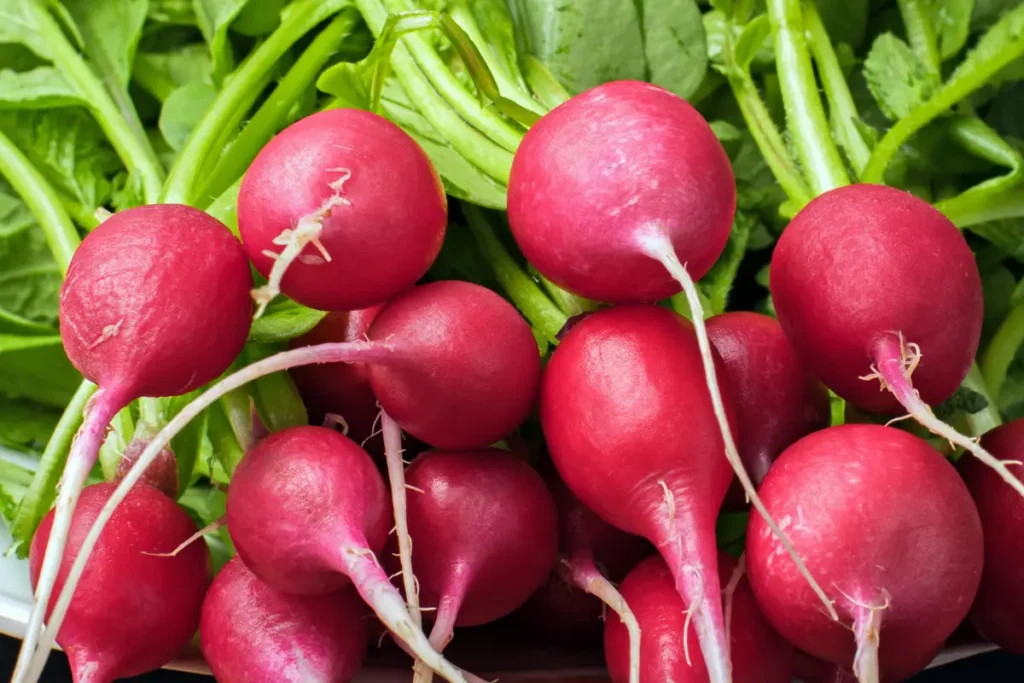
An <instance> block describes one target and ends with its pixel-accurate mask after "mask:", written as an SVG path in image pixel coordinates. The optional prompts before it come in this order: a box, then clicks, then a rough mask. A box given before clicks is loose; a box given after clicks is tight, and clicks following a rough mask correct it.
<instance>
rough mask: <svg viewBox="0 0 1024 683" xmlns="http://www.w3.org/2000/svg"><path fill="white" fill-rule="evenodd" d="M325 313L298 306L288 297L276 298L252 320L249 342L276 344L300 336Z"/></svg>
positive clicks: (321, 318)
mask: <svg viewBox="0 0 1024 683" xmlns="http://www.w3.org/2000/svg"><path fill="white" fill-rule="evenodd" d="M325 315H327V314H326V313H325V312H324V311H315V310H313V309H312V308H306V307H305V306H300V305H299V304H297V303H295V302H294V301H292V300H290V299H283V298H282V299H278V300H277V301H275V302H274V303H273V304H271V305H270V306H269V307H268V308H267V310H266V312H265V313H264V314H263V315H262V316H260V317H259V318H257V319H256V320H254V321H253V323H252V328H250V330H249V343H251V344H277V343H281V342H286V341H288V340H290V339H294V338H295V337H301V336H302V335H304V334H306V333H307V332H309V331H310V330H311V329H313V328H314V327H316V324H317V323H318V322H320V321H321V320H323V317H324V316H325Z"/></svg>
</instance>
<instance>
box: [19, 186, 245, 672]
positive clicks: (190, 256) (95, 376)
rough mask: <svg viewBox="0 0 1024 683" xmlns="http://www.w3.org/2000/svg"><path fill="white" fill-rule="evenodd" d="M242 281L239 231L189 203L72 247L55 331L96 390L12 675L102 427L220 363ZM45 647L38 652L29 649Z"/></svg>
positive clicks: (121, 216)
mask: <svg viewBox="0 0 1024 683" xmlns="http://www.w3.org/2000/svg"><path fill="white" fill-rule="evenodd" d="M251 285H252V278H251V276H250V271H249V263H248V260H247V259H246V257H245V252H244V250H243V249H242V246H241V245H240V244H239V243H238V240H236V239H235V238H234V237H233V236H232V235H231V233H230V232H229V231H228V229H227V227H225V226H224V225H223V224H222V223H221V222H219V221H217V220H216V219H214V218H212V217H211V216H209V215H207V214H206V213H203V212H202V211H199V210H198V209H193V208H191V207H188V206H182V205H177V204H154V205H149V206H140V207H136V208H134V209H128V210H127V211H123V212H120V213H117V214H114V215H113V216H111V217H110V218H108V219H107V220H105V221H104V222H103V223H102V224H101V225H100V226H99V227H98V228H96V229H95V230H94V231H93V232H91V233H90V234H89V235H88V236H87V237H86V238H85V239H84V240H83V241H82V244H81V245H80V246H79V247H78V249H77V251H75V255H74V257H73V258H72V259H71V264H70V265H69V267H68V272H67V278H66V279H65V280H64V284H63V286H62V288H61V295H60V330H61V340H62V341H63V343H64V350H65V352H66V353H67V355H68V358H69V359H70V360H71V362H72V363H73V364H74V366H75V367H76V368H77V369H78V370H79V372H81V373H82V375H83V376H84V377H85V378H86V379H88V380H90V381H92V382H94V383H95V384H97V385H99V390H98V391H97V392H96V394H95V395H94V396H93V398H92V400H91V401H90V402H89V404H88V405H87V406H86V409H85V421H84V423H83V424H82V427H81V428H80V429H79V432H78V434H77V436H76V437H75V440H74V442H73V445H72V447H71V452H70V454H69V455H68V460H67V464H66V466H65V468H64V473H63V476H62V478H61V488H60V494H59V496H58V499H57V506H56V511H57V513H56V520H55V523H54V532H53V533H52V534H51V536H50V547H49V548H48V549H47V551H46V558H45V561H44V562H43V566H42V569H41V570H40V577H39V582H38V587H37V589H36V595H35V603H34V604H33V607H32V613H31V614H30V615H29V623H28V628H27V631H26V633H27V635H26V638H25V643H24V644H23V646H22V651H21V654H20V655H19V659H18V663H17V666H16V669H15V679H16V680H18V681H21V680H22V677H23V676H24V674H25V673H26V671H27V670H26V666H28V664H29V661H28V658H29V657H31V656H32V653H34V652H35V651H36V649H37V648H36V642H37V639H38V637H39V632H40V627H41V626H42V617H43V612H44V611H45V610H46V609H47V608H48V606H49V598H50V592H51V590H52V588H53V582H54V578H55V576H56V572H57V566H58V564H59V563H60V562H61V557H62V555H63V550H64V545H65V542H66V537H67V530H68V525H69V524H70V521H71V516H72V513H73V512H74V510H75V506H76V505H77V502H78V496H79V494H80V492H81V490H82V487H83V486H84V485H85V479H86V477H87V476H88V473H89V470H90V469H91V468H92V466H93V464H94V463H95V462H96V456H97V453H98V452H99V447H100V445H101V444H102V442H103V439H104V436H105V430H106V427H107V425H108V424H109V423H110V421H111V420H112V419H113V417H114V415H116V414H117V412H118V411H119V410H121V409H122V408H123V407H124V406H126V405H128V404H129V403H131V402H132V401H133V400H135V399H136V398H139V397H142V396H176V395H179V394H184V393H187V392H189V391H192V390H194V389H196V388H198V387H200V386H202V385H203V384H206V383H207V382H209V381H211V380H213V379H214V378H216V377H217V376H218V375H220V374H221V373H222V372H224V371H225V370H227V368H228V367H229V366H230V364H231V362H232V361H233V360H234V359H235V357H236V356H237V355H238V354H239V352H240V351H241V350H242V346H243V345H244V344H245V339H246V336H247V335H248V333H249V326H250V316H251V314H252V302H251V301H250V300H249V294H248V291H249V288H250V287H251ZM47 652H48V651H46V650H42V649H40V652H39V654H38V657H42V656H43V655H45V654H47ZM41 666H42V663H41V662H40V663H39V667H40V668H41Z"/></svg>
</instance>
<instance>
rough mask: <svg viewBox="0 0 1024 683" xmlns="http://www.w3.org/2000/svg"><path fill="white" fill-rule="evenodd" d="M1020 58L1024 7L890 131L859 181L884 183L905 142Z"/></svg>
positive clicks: (1012, 12) (1023, 43)
mask: <svg viewBox="0 0 1024 683" xmlns="http://www.w3.org/2000/svg"><path fill="white" fill-rule="evenodd" d="M1021 56H1024V4H1021V5H1018V6H1017V7H1016V8H1014V9H1012V10H1010V11H1009V12H1007V13H1006V14H1004V15H1003V17H1002V19H1000V20H999V21H998V22H997V23H996V24H995V25H993V26H992V28H990V29H989V30H988V32H986V33H985V35H984V36H982V38H981V40H979V41H978V43H977V45H975V48H974V50H973V51H972V52H971V53H970V54H968V55H967V57H966V59H964V61H963V62H961V63H960V66H959V67H957V69H956V71H954V72H953V73H952V74H951V75H950V77H949V78H948V79H947V80H946V82H945V83H944V84H943V85H942V87H941V88H939V89H938V90H937V91H936V92H935V94H934V95H932V97H931V99H929V100H927V101H926V102H922V103H921V104H919V105H918V106H916V107H914V109H912V110H911V111H910V113H909V114H907V116H905V117H903V118H902V119H900V120H899V121H898V122H897V123H896V125H894V126H893V127H892V128H890V129H889V132H887V133H886V134H885V137H883V138H882V140H881V141H880V142H879V143H878V145H877V146H876V147H875V150H874V152H873V153H872V154H871V159H870V160H869V161H868V165H867V167H866V168H865V169H864V174H863V176H862V180H863V181H864V182H866V183H881V182H883V181H884V176H885V169H886V168H887V167H888V166H889V162H891V161H892V158H893V157H894V156H895V155H896V152H898V151H899V149H900V147H902V146H903V144H904V143H906V142H907V140H909V139H910V138H911V137H912V136H913V135H914V134H915V133H916V132H917V131H919V130H921V128H923V127H924V126H926V125H927V124H928V123H930V122H931V121H932V120H933V119H934V118H935V117H937V116H939V115H940V114H942V113H944V112H945V111H947V110H948V109H949V108H950V107H952V106H953V105H955V104H956V103H957V102H959V101H960V100H962V99H964V98H965V97H967V96H968V95H970V94H971V93H973V92H974V91H975V90H977V89H979V88H981V87H982V86H984V85H986V84H987V83H988V82H989V81H990V80H991V79H992V78H993V77H994V76H995V75H996V74H997V73H999V72H1000V71H1002V70H1003V69H1004V68H1006V67H1007V66H1008V65H1009V64H1011V63H1012V62H1014V61H1015V60H1017V59H1019V58H1020V57H1021Z"/></svg>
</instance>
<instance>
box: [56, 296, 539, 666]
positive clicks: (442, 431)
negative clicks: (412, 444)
mask: <svg viewBox="0 0 1024 683" xmlns="http://www.w3.org/2000/svg"><path fill="white" fill-rule="evenodd" d="M369 337H370V341H365V342H343V343H336V344H319V345H317V346H309V347H304V348H298V349H292V350H290V351H283V352H281V353H278V354H276V355H274V356H270V357H268V358H265V359H263V360H261V361H258V362H256V363H253V364H252V365H250V366H247V367H245V368H242V369H241V370H239V371H237V372H235V373H234V374H232V375H230V376H228V377H226V378H225V379H223V380H222V381H221V382H219V383H218V384H217V385H215V386H214V387H212V388H210V389H208V390H207V391H206V392H204V393H203V394H202V395H201V396H199V397H198V398H196V399H195V400H194V401H192V403H190V404H189V405H188V406H186V407H185V408H184V409H182V410H181V412H179V413H178V414H177V415H175V416H174V418H173V419H172V420H171V421H170V422H169V423H168V424H167V426H166V427H164V429H163V430H161V432H160V433H159V434H157V435H156V436H155V437H154V438H153V440H152V441H151V442H150V443H149V445H148V446H147V447H146V450H145V451H144V452H143V453H142V455H141V456H140V457H139V460H138V461H137V462H136V464H135V465H134V466H133V467H132V469H131V470H130V471H129V473H128V474H127V475H126V477H125V479H124V481H123V482H122V484H121V485H120V486H119V487H118V491H117V492H116V493H115V495H114V496H112V497H111V499H110V502H109V503H108V504H107V506H106V507H105V508H104V511H103V513H102V514H101V515H100V516H99V518H98V519H97V522H96V524H95V525H94V528H93V530H92V531H91V532H90V535H89V538H88V539H87V540H86V542H85V543H84V544H83V548H82V552H80V553H79V556H78V558H77V559H76V560H75V565H74V569H73V571H72V574H71V579H70V580H69V582H68V585H69V586H73V585H74V583H75V577H77V576H78V575H79V574H80V573H81V571H82V569H83V568H84V566H85V563H86V561H87V560H88V557H89V552H90V551H91V548H92V544H93V543H95V539H96V538H97V537H98V535H99V533H100V531H101V530H102V528H103V524H104V523H105V520H106V519H107V517H109V514H110V512H111V511H112V510H113V509H114V508H115V507H116V506H117V505H118V503H119V502H120V501H121V499H122V498H123V496H124V492H125V491H126V490H127V487H129V486H131V485H132V484H133V483H134V482H135V481H137V480H138V478H139V476H140V475H141V473H142V472H143V471H144V470H145V468H146V467H148V466H149V464H150V463H151V462H152V461H153V460H154V459H155V457H156V456H157V455H158V454H159V451H160V449H162V448H163V447H164V446H166V445H167V443H168V442H169V441H170V439H171V438H173V437H174V436H175V435H176V434H177V433H178V432H179V431H180V430H181V429H182V428H184V427H185V426H186V425H187V424H188V423H189V422H190V421H191V420H192V419H194V418H195V417H196V416H197V415H199V414H200V413H201V412H202V411H203V410H204V409H205V408H206V407H208V406H210V405H211V404H213V403H214V402H216V401H217V400H218V399H219V398H220V397H221V396H224V395H225V394H226V393H228V392H230V391H232V390H233V389H236V388H238V387H240V386H242V385H244V384H245V383H246V382H249V381H251V380H253V379H256V378H258V377H262V376H264V375H268V374H271V373H274V372H280V371H282V370H288V369H291V368H294V367H297V366H300V365H310V364H314V363H338V362H363V363H370V364H372V366H373V367H372V369H371V372H370V384H371V386H372V387H373V390H374V393H375V394H376V396H377V397H378V399H379V401H380V403H381V405H382V407H383V408H384V409H385V411H387V413H390V414H391V415H393V416H394V417H395V418H396V419H397V420H398V421H399V423H400V424H401V426H402V427H405V428H406V429H408V430H409V431H410V432H411V433H412V434H413V435H414V436H417V437H418V438H420V439H422V440H423V441H426V442H427V443H430V444H431V445H434V446H437V447H443V448H480V447H483V446H486V445H487V444H489V443H492V442H494V441H497V440H499V439H501V438H502V437H503V436H504V435H505V434H507V433H508V432H510V431H512V430H513V429H514V428H515V427H516V426H518V424H519V423H520V422H522V421H523V420H525V419H526V417H527V416H528V414H529V412H530V410H531V409H532V406H533V403H534V400H535V397H536V394H537V386H538V384H539V380H540V378H539V375H540V356H539V354H538V352H537V345H536V342H535V340H534V338H533V334H532V333H531V332H530V328H529V326H528V325H527V324H526V322H525V321H524V320H523V319H522V318H521V317H520V316H519V314H518V313H517V312H516V310H515V309H514V308H513V307H512V305H511V304H509V303H508V302H507V301H505V300H504V299H502V298H501V297H500V296H498V295H497V294H495V293H494V292H492V291H490V290H488V289H486V288H484V287H480V286H479V285H474V284H470V283H467V282H454V281H441V282H433V283H430V284H427V285H422V286H419V287H416V288H414V289H413V290H411V291H409V292H407V293H406V294H404V295H403V296H401V297H399V298H398V299H396V300H394V301H392V302H391V303H389V304H388V305H387V306H385V307H384V308H383V309H382V310H381V311H380V313H378V315H377V318H376V319H375V320H374V323H373V325H371V327H370V333H369ZM393 451H394V455H393V457H392V458H390V460H394V459H395V458H400V457H401V455H400V452H399V451H398V449H393ZM360 452H362V451H360ZM395 469H397V470H398V471H401V462H400V461H398V462H389V471H393V470H395ZM393 484H396V482H393ZM232 486H234V481H232ZM399 489H400V490H401V491H402V492H403V493H404V489H401V488H400V487H399ZM402 498H404V496H402ZM403 504H404V503H403V502H402V501H401V500H400V499H399V498H398V497H396V499H395V506H396V508H398V509H400V508H401V507H402V505H403ZM232 532H233V533H234V529H232ZM258 573H259V572H257V574H258ZM262 578H266V577H262ZM271 583H273V582H271ZM68 600H69V596H68V589H67V588H65V590H64V591H63V593H62V595H61V598H60V600H59V601H58V604H57V607H56V608H55V609H54V616H53V618H52V619H51V624H50V626H49V627H48V628H47V631H46V634H44V636H43V639H42V640H41V642H42V643H46V642H47V640H48V639H50V638H52V634H53V629H54V628H56V627H59V623H60V618H61V615H62V606H64V607H66V605H67V601H68ZM55 625H57V626H55ZM419 635H422V633H420V634H419ZM425 640H426V639H425V638H424V641H425ZM449 671H450V670H449ZM460 680H465V679H464V678H463V679H460Z"/></svg>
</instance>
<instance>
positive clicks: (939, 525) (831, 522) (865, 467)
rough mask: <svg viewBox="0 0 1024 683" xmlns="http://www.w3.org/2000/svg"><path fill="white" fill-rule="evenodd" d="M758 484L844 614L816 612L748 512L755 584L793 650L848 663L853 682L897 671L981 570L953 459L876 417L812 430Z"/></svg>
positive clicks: (899, 675)
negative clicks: (838, 618) (836, 617)
mask: <svg viewBox="0 0 1024 683" xmlns="http://www.w3.org/2000/svg"><path fill="white" fill-rule="evenodd" d="M760 493H761V495H762V497H763V499H764V501H765V505H767V506H768V510H769V511H770V512H771V513H772V514H773V515H774V516H775V517H776V518H777V519H779V520H780V522H781V523H782V524H783V526H784V527H785V529H786V530H787V532H788V533H789V534H790V537H791V538H792V539H793V542H794V543H795V544H796V546H797V548H798V549H799V550H800V553H801V555H802V556H803V557H805V558H807V565H808V567H809V568H810V569H811V571H812V572H814V573H815V575H816V576H820V577H821V578H822V582H823V584H824V585H826V586H828V592H829V595H830V597H831V598H832V599H833V600H834V601H835V605H836V608H837V609H838V611H839V613H840V614H841V619H842V623H836V622H834V621H831V620H830V619H829V618H828V617H826V616H825V615H824V614H822V612H821V608H820V605H819V604H818V603H817V601H816V600H815V596H814V595H813V594H812V593H811V592H810V591H809V590H808V589H807V586H806V585H805V584H804V583H803V581H802V580H801V578H800V575H799V573H797V571H796V569H795V567H794V566H793V565H792V563H791V562H789V561H788V560H787V559H786V558H785V556H784V552H783V550H782V548H781V547H780V546H779V544H778V541H777V540H776V539H774V538H773V536H772V534H771V533H770V531H769V529H768V528H767V527H766V526H765V525H764V523H763V521H762V520H761V519H760V518H756V517H751V519H750V525H749V528H748V531H747V563H748V568H749V574H750V582H751V586H752V587H753V589H754V594H755V595H756V596H757V600H758V603H759V604H760V605H761V609H762V610H763V611H764V613H765V616H767V617H768V620H769V621H770V622H771V623H772V625H773V626H774V627H775V628H776V629H777V630H778V631H779V633H781V634H782V635H783V637H785V638H786V639H787V640H789V641H790V642H792V643H793V644H794V645H796V646H797V647H799V648H801V649H802V650H805V651H806V652H808V653H810V654H811V655H814V656H815V657H820V658H822V659H825V660H827V661H830V662H833V663H835V664H841V665H844V666H849V665H850V664H851V663H852V664H853V669H854V671H855V673H856V674H857V678H858V680H860V681H861V683H877V681H878V680H879V677H880V676H881V678H882V679H883V680H887V681H890V680H891V681H898V680H903V679H905V678H907V677H909V676H912V675H913V674H915V673H917V672H918V671H920V670H921V669H923V668H924V667H925V666H926V665H927V664H928V662H929V661H930V660H931V659H932V657H934V656H935V654H936V653H937V652H938V650H939V649H940V648H941V647H942V644H943V642H944V641H945V640H946V638H947V637H948V636H949V635H950V634H951V633H952V632H953V631H954V630H955V629H956V627H957V625H958V624H959V623H960V622H961V621H962V620H963V618H964V617H965V616H966V615H967V611H968V609H969V608H970V606H971V600H973V598H974V595H975V593H976V591H977V589H978V582H979V580H980V578H981V567H982V552H983V549H982V531H981V522H980V520H979V519H978V512H977V510H976V508H975V506H974V502H973V501H972V500H971V496H970V493H968V491H967V487H966V486H964V484H963V482H962V481H961V480H960V477H959V476H957V473H956V470H954V468H953V466H952V465H950V464H949V462H947V461H946V460H945V458H943V457H942V456H941V455H940V454H939V453H938V452H937V451H936V450H935V449H934V448H932V447H931V446H930V445H929V444H928V443H927V442H925V441H923V440H922V439H919V438H918V437H916V436H913V435H912V434H909V433H907V432H904V431H901V430H898V429H893V428H891V427H882V426H878V425H845V426H842V427H833V428H830V429H825V430H822V431H819V432H815V433H813V434H811V435H810V436H807V437H804V438H803V439H801V440H800V441H798V442H796V443H795V444H794V445H792V446H790V447H789V448H788V449H786V452H785V453H783V454H782V457H780V458H779V459H778V460H777V461H776V463H775V465H774V466H773V467H772V469H771V470H770V471H769V472H768V476H767V477H765V480H764V483H763V484H762V485H761V489H760ZM851 631H852V633H851Z"/></svg>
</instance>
